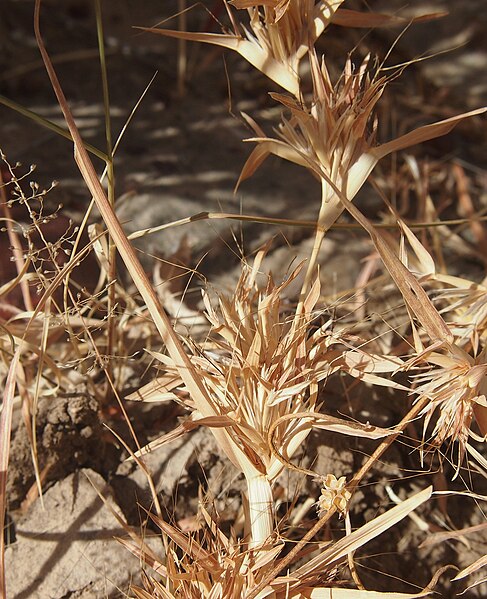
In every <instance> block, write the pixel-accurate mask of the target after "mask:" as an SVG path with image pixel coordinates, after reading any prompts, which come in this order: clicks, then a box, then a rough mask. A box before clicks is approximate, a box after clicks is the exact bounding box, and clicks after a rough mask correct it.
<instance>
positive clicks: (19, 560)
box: [5, 469, 140, 599]
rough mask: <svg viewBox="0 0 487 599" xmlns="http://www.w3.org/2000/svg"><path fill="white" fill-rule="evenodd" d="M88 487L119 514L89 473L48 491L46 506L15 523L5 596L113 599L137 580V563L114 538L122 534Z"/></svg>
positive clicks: (101, 483)
mask: <svg viewBox="0 0 487 599" xmlns="http://www.w3.org/2000/svg"><path fill="white" fill-rule="evenodd" d="M88 477H89V479H88ZM90 481H91V482H90ZM91 483H93V484H94V485H95V486H96V488H97V489H98V490H99V491H101V492H102V493H103V495H104V496H105V497H106V498H107V499H106V501H107V503H108V505H110V506H111V508H112V509H113V510H115V511H116V512H117V513H118V514H120V509H119V508H118V506H117V505H116V504H115V502H114V500H113V499H112V497H111V489H110V488H109V487H108V485H107V484H106V483H105V481H104V480H103V478H102V477H101V476H100V475H99V474H97V473H96V472H94V471H92V470H88V469H85V470H80V471H78V472H75V473H74V474H71V475H70V476H68V477H67V478H65V479H64V480H62V481H60V482H58V483H57V484H56V485H54V486H53V487H51V488H50V489H49V490H48V491H47V492H46V493H45V495H44V507H43V506H42V504H41V501H40V500H37V501H36V502H35V504H34V505H33V506H32V508H31V510H30V511H29V513H28V514H27V515H26V516H25V517H24V518H22V519H21V520H20V521H19V522H18V523H17V529H16V535H17V542H16V543H15V544H14V545H11V546H9V547H7V549H6V553H5V558H6V577H7V592H8V597H10V598H11V599H46V598H47V597H49V598H50V599H61V598H63V597H77V598H83V599H88V598H89V599H96V598H98V597H99V598H100V599H101V598H102V597H103V598H110V599H115V598H116V597H122V596H124V597H125V594H124V593H125V592H128V590H129V584H130V583H131V582H133V581H134V582H135V581H137V575H138V573H139V571H140V565H139V561H138V560H137V559H136V558H135V557H134V556H132V554H131V553H130V552H129V551H128V550H127V549H125V548H124V547H123V546H122V545H120V544H119V543H118V542H117V541H116V540H115V539H114V537H116V536H123V537H124V536H126V535H125V532H124V530H123V529H122V528H121V527H120V525H119V524H118V522H117V520H116V519H115V517H114V516H113V515H112V514H111V512H110V510H109V509H108V507H107V506H105V505H104V504H103V502H102V500H101V499H100V498H99V496H98V495H97V493H96V491H95V489H94V488H93V486H92V484H91Z"/></svg>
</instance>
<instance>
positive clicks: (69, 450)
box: [7, 393, 106, 509]
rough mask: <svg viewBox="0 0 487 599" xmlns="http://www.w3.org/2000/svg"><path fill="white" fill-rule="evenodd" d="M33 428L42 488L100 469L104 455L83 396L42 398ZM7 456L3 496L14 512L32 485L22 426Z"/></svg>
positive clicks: (90, 404)
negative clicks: (79, 472) (81, 471)
mask: <svg viewBox="0 0 487 599" xmlns="http://www.w3.org/2000/svg"><path fill="white" fill-rule="evenodd" d="M36 425H37V435H36V436H37V451H38V459H39V469H40V470H41V471H42V470H44V471H45V472H44V475H45V476H44V479H43V484H44V486H45V485H46V484H48V483H49V482H51V481H56V480H60V479H62V478H64V477H65V476H67V475H68V474H69V473H71V472H73V471H74V470H76V469H79V468H86V467H91V468H95V469H99V468H101V465H102V462H103V460H105V458H106V455H105V454H106V452H105V447H104V443H103V440H102V428H101V424H100V420H99V418H98V403H97V401H96V399H95V398H93V397H90V396H88V395H86V394H83V393H80V395H76V396H74V397H55V398H43V399H41V400H40V402H39V406H38V412H37V418H36ZM10 455H11V459H10V464H9V471H8V479H7V496H8V502H9V508H10V509H17V508H18V507H19V506H20V503H21V502H22V501H23V499H24V498H25V495H26V493H27V491H28V490H29V488H30V487H31V486H32V485H33V484H35V476H34V467H33V465H32V455H31V442H30V439H29V436H28V434H27V430H26V428H25V426H24V425H23V424H21V425H20V426H19V427H18V428H17V431H16V432H15V435H14V437H13V439H12V448H11V451H10ZM105 461H106V460H105Z"/></svg>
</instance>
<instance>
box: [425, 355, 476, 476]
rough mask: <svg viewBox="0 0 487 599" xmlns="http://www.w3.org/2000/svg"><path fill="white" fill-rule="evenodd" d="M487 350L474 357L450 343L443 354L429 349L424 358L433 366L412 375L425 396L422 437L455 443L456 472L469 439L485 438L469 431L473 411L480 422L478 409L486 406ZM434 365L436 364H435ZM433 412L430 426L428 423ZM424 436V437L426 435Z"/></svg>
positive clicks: (431, 442) (435, 442)
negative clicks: (431, 425) (429, 428)
mask: <svg viewBox="0 0 487 599" xmlns="http://www.w3.org/2000/svg"><path fill="white" fill-rule="evenodd" d="M486 356H487V352H486V351H485V349H484V350H482V351H481V352H480V354H479V355H478V356H477V357H475V358H473V357H472V356H471V355H469V354H468V353H467V352H465V351H464V350H463V349H461V348H459V347H457V346H455V345H452V346H450V347H449V348H448V349H447V351H446V352H445V353H443V354H440V353H436V352H432V353H429V354H427V355H426V356H425V360H426V362H427V363H428V364H430V365H431V366H433V368H432V369H431V370H430V371H428V372H426V373H422V374H418V375H416V376H415V377H414V379H415V381H416V383H417V385H418V386H417V387H416V389H415V393H417V394H418V396H419V398H426V399H428V403H427V405H426V406H425V408H424V409H423V410H422V412H421V415H422V416H424V428H423V431H424V432H423V437H424V438H425V440H426V442H427V444H429V445H433V446H435V447H440V446H441V445H442V444H443V443H445V442H447V441H451V442H452V443H456V447H457V457H456V458H455V459H454V460H453V461H454V466H455V471H456V475H458V474H459V471H460V467H461V465H462V462H463V458H464V456H465V453H466V451H467V449H468V447H469V443H468V441H469V439H470V438H472V437H473V438H474V439H476V440H477V441H484V438H483V434H484V433H483V432H482V435H481V436H480V437H479V436H478V435H476V434H475V433H474V432H473V431H472V425H473V419H474V415H475V414H476V413H477V414H479V418H480V422H479V426H480V427H482V425H483V421H482V418H481V416H480V414H481V411H483V410H485V408H487V401H486V393H487V377H486V375H487V363H486ZM434 366H436V368H434ZM435 413H436V419H435V420H434V426H433V430H432V431H431V432H429V431H428V430H427V429H428V426H429V425H430V423H431V422H432V421H433V416H434V414H435ZM426 437H427V439H426Z"/></svg>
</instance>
